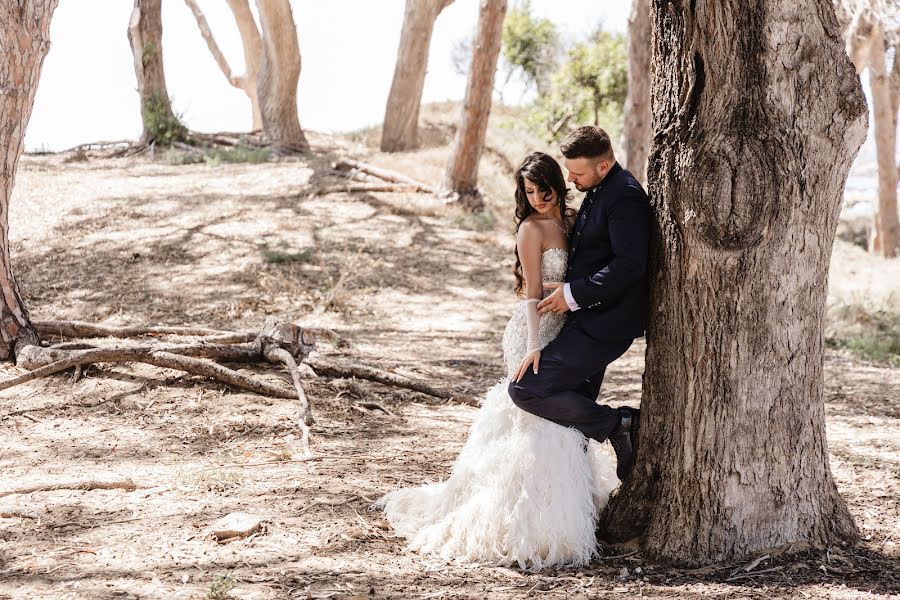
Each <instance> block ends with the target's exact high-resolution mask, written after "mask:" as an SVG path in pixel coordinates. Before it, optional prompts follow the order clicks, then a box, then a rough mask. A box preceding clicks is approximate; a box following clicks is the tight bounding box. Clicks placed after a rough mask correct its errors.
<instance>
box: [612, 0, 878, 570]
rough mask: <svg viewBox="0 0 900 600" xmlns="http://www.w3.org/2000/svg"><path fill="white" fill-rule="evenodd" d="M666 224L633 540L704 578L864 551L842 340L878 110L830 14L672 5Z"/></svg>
mask: <svg viewBox="0 0 900 600" xmlns="http://www.w3.org/2000/svg"><path fill="white" fill-rule="evenodd" d="M652 15H653V16H652V18H653V19H654V57H655V61H656V65H657V66H658V67H659V70H658V71H657V73H656V76H655V77H654V81H653V86H652V94H653V131H654V132H656V133H655V138H654V143H653V145H652V148H651V154H650V161H649V168H648V173H649V180H650V191H651V197H653V198H654V203H655V226H654V236H653V241H652V246H651V248H652V253H651V264H650V269H651V282H652V283H651V286H652V287H651V310H650V320H649V325H648V331H647V340H648V345H647V355H646V371H645V374H644V389H643V398H642V413H641V416H642V426H641V429H640V432H639V449H638V453H637V458H636V462H635V466H634V470H633V472H632V474H631V476H630V477H629V478H628V479H626V481H625V482H624V486H623V488H622V489H621V491H620V493H618V494H617V495H616V496H615V497H614V498H612V499H611V503H610V507H609V510H608V511H607V512H606V514H605V515H604V527H605V529H606V535H607V536H608V537H610V538H613V539H622V538H630V537H632V536H635V535H641V536H642V537H641V541H642V545H643V549H644V552H645V556H648V557H653V558H660V559H663V560H669V561H673V562H676V563H684V564H688V565H698V564H704V563H711V562H718V561H724V560H729V559H732V558H737V557H741V556H745V555H748V554H751V553H754V552H757V551H759V550H761V549H766V548H773V547H778V546H783V545H786V544H791V543H795V542H800V543H808V544H812V545H822V544H826V543H832V542H837V541H838V540H854V539H855V538H856V536H857V531H856V527H855V525H854V523H853V519H852V517H851V516H850V514H849V512H848V510H847V507H846V505H845V504H844V502H843V500H842V499H841V498H840V496H839V495H838V492H837V489H836V486H835V483H834V480H833V478H832V475H831V471H830V467H829V462H828V461H829V459H828V450H827V445H826V440H825V408H824V400H823V374H822V360H823V343H822V329H823V321H824V312H825V310H824V309H825V298H826V281H827V275H828V266H829V258H830V254H831V248H832V242H833V240H834V234H835V229H836V226H837V220H838V214H839V212H840V206H841V200H842V190H843V186H844V183H845V181H846V177H847V173H848V171H849V168H850V165H851V163H852V161H853V157H854V155H855V153H856V152H857V151H858V150H859V147H860V145H861V144H862V141H863V139H864V137H865V133H866V119H867V108H866V103H865V98H864V96H863V94H862V90H861V87H860V84H859V78H858V77H856V76H855V73H854V70H853V66H852V64H851V63H850V61H849V60H848V58H847V54H846V53H845V51H844V47H843V42H842V40H841V38H840V31H839V28H838V23H837V21H836V19H835V14H834V9H833V7H832V5H831V4H830V3H829V2H827V1H817V2H812V3H796V2H793V1H792V0H748V1H746V2H734V1H729V2H724V3H723V2H713V1H709V0H700V1H698V2H690V3H688V2H685V3H676V2H655V3H654V4H653V13H652Z"/></svg>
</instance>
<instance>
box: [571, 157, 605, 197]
mask: <svg viewBox="0 0 900 600" xmlns="http://www.w3.org/2000/svg"><path fill="white" fill-rule="evenodd" d="M608 163H609V161H608V160H602V159H599V158H587V157H579V158H567V159H565V161H563V164H565V165H566V170H567V171H568V172H569V177H568V178H567V181H569V182H570V183H574V184H575V189H577V190H578V191H579V192H586V191H588V190H589V189H591V188H593V187H596V186H597V184H599V183H600V182H601V181H602V180H603V176H604V175H606V172H607V171H609V165H608Z"/></svg>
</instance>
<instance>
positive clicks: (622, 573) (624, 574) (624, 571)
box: [619, 567, 628, 581]
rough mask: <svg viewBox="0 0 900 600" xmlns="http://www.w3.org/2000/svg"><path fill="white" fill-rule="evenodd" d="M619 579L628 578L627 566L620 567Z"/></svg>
mask: <svg viewBox="0 0 900 600" xmlns="http://www.w3.org/2000/svg"><path fill="white" fill-rule="evenodd" d="M619 579H620V580H621V581H625V580H626V579H628V567H622V570H621V571H619Z"/></svg>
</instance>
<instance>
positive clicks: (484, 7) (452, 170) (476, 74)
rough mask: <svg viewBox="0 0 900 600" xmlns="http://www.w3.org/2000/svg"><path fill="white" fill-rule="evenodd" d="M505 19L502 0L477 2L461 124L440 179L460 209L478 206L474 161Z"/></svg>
mask: <svg viewBox="0 0 900 600" xmlns="http://www.w3.org/2000/svg"><path fill="white" fill-rule="evenodd" d="M505 16H506V0H481V8H480V11H479V14H478V31H477V32H476V34H475V40H474V41H473V44H472V66H471V67H470V68H469V81H468V84H467V85H466V98H465V100H464V102H463V113H462V120H461V122H460V124H459V129H458V130H457V132H456V139H455V140H454V142H453V150H452V152H451V154H450V162H449V163H448V165H447V172H446V174H445V176H444V184H443V188H444V190H445V192H448V193H450V194H455V195H457V196H458V198H459V200H460V202H461V203H462V204H463V205H464V206H467V207H469V208H473V209H474V208H478V207H480V206H481V205H482V202H481V200H480V194H479V192H478V188H477V183H478V161H479V160H480V159H481V150H482V147H483V146H484V136H485V133H486V132H487V125H488V116H489V115H490V113H491V93H492V92H493V90H494V75H495V74H496V73H497V57H498V56H499V55H500V41H501V37H502V34H503V18H504V17H505Z"/></svg>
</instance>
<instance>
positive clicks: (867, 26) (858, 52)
mask: <svg viewBox="0 0 900 600" xmlns="http://www.w3.org/2000/svg"><path fill="white" fill-rule="evenodd" d="M846 36H847V54H848V55H849V56H850V60H851V61H852V62H853V66H854V67H855V68H856V73H857V75H858V74H861V73H862V72H863V71H865V70H866V65H867V64H868V62H869V46H871V45H872V21H871V20H870V18H869V9H868V3H867V2H860V3H859V6H857V7H856V11H855V13H854V14H853V18H852V20H851V21H850V25H849V26H848V27H847V33H846Z"/></svg>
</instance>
